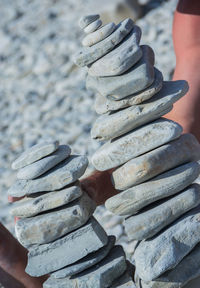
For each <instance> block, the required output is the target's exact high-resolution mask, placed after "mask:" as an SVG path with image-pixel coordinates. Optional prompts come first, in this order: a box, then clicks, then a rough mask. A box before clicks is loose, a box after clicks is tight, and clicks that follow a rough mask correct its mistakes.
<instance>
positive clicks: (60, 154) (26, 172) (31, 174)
mask: <svg viewBox="0 0 200 288" xmlns="http://www.w3.org/2000/svg"><path fill="white" fill-rule="evenodd" d="M70 153H71V149H70V147H69V146H68V145H60V146H59V147H58V149H57V150H56V151H55V152H54V153H52V154H51V155H49V156H46V157H44V158H42V159H40V160H38V161H36V162H34V163H32V164H30V165H28V166H26V167H24V168H22V169H20V170H19V172H18V173H17V178H18V179H24V180H29V179H34V178H37V177H39V176H41V175H42V174H44V173H45V172H47V171H48V170H50V169H51V168H53V167H54V166H56V165H57V164H58V163H60V162H62V161H63V160H64V159H66V158H67V157H69V155H70Z"/></svg>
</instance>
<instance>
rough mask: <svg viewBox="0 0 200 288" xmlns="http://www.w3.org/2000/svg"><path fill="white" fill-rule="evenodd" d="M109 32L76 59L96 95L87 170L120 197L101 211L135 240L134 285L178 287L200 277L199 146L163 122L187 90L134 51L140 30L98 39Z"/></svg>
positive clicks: (124, 25)
mask: <svg viewBox="0 0 200 288" xmlns="http://www.w3.org/2000/svg"><path fill="white" fill-rule="evenodd" d="M111 26H112V27H114V26H113V23H112V24H107V25H105V26H104V27H103V28H100V29H99V30H97V31H96V32H91V31H90V32H91V33H90V34H88V35H87V36H86V37H85V38H84V40H83V44H84V46H88V47H85V48H83V49H82V50H81V51H80V52H79V53H78V54H77V55H76V56H75V63H76V64H77V65H79V66H81V67H83V66H87V67H88V76H87V81H86V83H87V88H89V89H92V90H93V91H94V92H96V93H97V99H96V103H95V109H96V112H97V113H98V114H100V116H99V118H98V119H97V120H96V122H95V123H94V125H93V127H92V131H91V136H92V138H93V139H96V140H99V141H106V143H104V144H103V145H102V147H101V148H100V149H99V150H97V151H96V153H95V154H94V155H93V157H92V163H93V165H94V167H95V168H96V169H97V170H99V171H104V170H108V169H113V172H112V182H113V185H114V186H115V188H116V189H117V190H118V191H119V192H121V193H119V194H117V195H116V196H114V197H112V198H110V199H108V200H107V201H106V203H105V205H106V207H107V209H109V210H110V211H111V212H113V213H115V214H117V215H120V216H125V217H126V219H125V223H124V224H125V229H126V232H127V234H128V237H129V239H130V240H138V241H139V244H138V246H137V248H136V252H135V256H134V259H135V265H136V275H137V279H139V280H138V281H137V284H138V286H139V287H143V288H147V287H152V288H155V287H163V288H169V287H173V288H176V287H177V288H178V287H183V286H184V285H185V284H186V283H187V282H188V281H189V280H191V279H192V278H195V277H197V276H199V275H200V270H199V260H198V264H197V262H196V261H197V260H196V259H197V258H198V257H199V250H198V249H199V247H198V246H196V245H197V244H198V243H199V242H200V233H199V231H200V220H199V219H200V188H199V185H197V184H193V182H194V181H195V179H196V178H197V177H198V175H199V173H200V166H199V164H198V162H197V160H199V159H200V145H199V143H198V141H197V140H196V138H195V137H194V136H193V135H191V134H183V135H181V134H182V127H181V126H180V125H179V124H178V123H176V122H173V121H170V120H167V119H165V118H162V116H164V115H165V114H166V113H168V112H169V111H171V110H172V108H173V104H174V103H175V102H176V101H177V100H179V99H180V98H181V97H182V96H184V95H185V94H186V92H187V91H188V85H187V83H186V81H173V82H172V81H163V76H162V73H161V72H160V71H159V70H158V69H157V68H155V67H154V53H153V51H152V49H151V48H150V47H149V46H146V45H143V46H140V43H139V42H140V38H141V31H140V28H139V27H137V26H136V25H135V24H134V23H133V21H132V20H131V19H126V20H124V21H122V22H121V23H119V24H118V25H116V26H115V28H114V30H112V29H111V30H110V33H109V35H107V34H106V35H104V34H103V33H101V31H104V30H103V29H105V27H111ZM81 28H82V27H81ZM99 35H101V37H100V36H99ZM102 35H103V36H102ZM88 39H90V41H87V40H88ZM195 246H196V247H195ZM193 259H194V260H193ZM187 263H189V264H188V266H190V267H188V266H187ZM177 275H178V277H176V276H177Z"/></svg>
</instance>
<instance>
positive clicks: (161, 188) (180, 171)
mask: <svg viewBox="0 0 200 288" xmlns="http://www.w3.org/2000/svg"><path fill="white" fill-rule="evenodd" d="M199 173H200V166H199V164H198V162H191V163H187V164H184V165H181V166H179V167H177V168H174V169H172V170H169V171H167V172H165V173H163V174H161V175H159V176H157V177H155V178H153V179H151V180H149V181H147V182H145V183H142V184H140V185H137V186H135V187H131V188H129V189H128V190H126V191H123V192H121V193H119V194H117V195H115V196H114V197H111V198H110V199H108V200H107V201H106V203H105V205H106V208H107V209H108V210H110V211H112V212H113V213H116V214H117V215H133V214H135V213H136V212H137V211H139V210H141V209H142V208H144V207H145V206H147V205H149V204H151V203H153V202H155V201H157V200H160V199H163V198H166V197H169V196H171V195H174V194H176V193H178V192H180V191H181V190H183V189H185V188H186V187H187V186H189V185H190V184H191V183H192V182H193V181H194V180H195V179H196V178H197V177H198V176H199Z"/></svg>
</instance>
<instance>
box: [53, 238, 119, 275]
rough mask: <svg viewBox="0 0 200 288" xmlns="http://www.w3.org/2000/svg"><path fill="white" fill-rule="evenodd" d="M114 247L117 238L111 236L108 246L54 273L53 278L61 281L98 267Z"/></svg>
mask: <svg viewBox="0 0 200 288" xmlns="http://www.w3.org/2000/svg"><path fill="white" fill-rule="evenodd" d="M114 245H115V237H114V236H109V237H108V244H107V245H106V246H104V247H102V248H101V249H99V250H98V251H96V252H93V253H91V254H89V255H88V256H86V257H84V258H83V259H81V260H79V261H78V262H76V263H74V264H72V265H70V266H67V267H65V268H63V269H61V270H58V271H56V272H54V273H52V274H51V277H54V278H56V279H59V278H65V277H69V276H73V275H75V274H77V273H80V272H82V271H84V270H86V269H87V268H89V267H92V266H94V265H96V264H97V263H99V262H100V261H101V260H102V259H104V258H105V257H106V256H107V255H108V253H109V252H110V250H111V249H112V248H113V246H114Z"/></svg>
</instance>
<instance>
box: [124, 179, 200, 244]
mask: <svg viewBox="0 0 200 288" xmlns="http://www.w3.org/2000/svg"><path fill="white" fill-rule="evenodd" d="M199 204H200V186H199V185H198V184H193V185H191V186H189V187H188V188H186V189H185V190H184V191H183V192H181V193H180V194H178V195H177V196H174V197H172V198H171V199H169V200H167V201H164V202H162V204H158V205H157V206H156V207H154V208H152V209H151V208H149V209H148V210H147V211H145V212H142V213H140V214H137V215H135V216H132V217H130V218H128V219H126V220H125V230H126V234H127V236H128V238H129V240H143V239H148V238H150V237H153V236H154V235H156V234H157V233H158V232H159V231H161V230H162V229H163V228H165V227H166V226H167V225H169V224H171V223H172V222H174V221H175V220H176V219H178V218H179V217H180V216H182V215H183V214H185V213H186V212H188V211H189V210H191V209H192V208H195V207H196V206H198V205H199Z"/></svg>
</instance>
